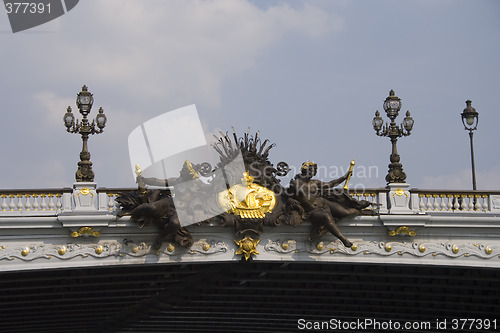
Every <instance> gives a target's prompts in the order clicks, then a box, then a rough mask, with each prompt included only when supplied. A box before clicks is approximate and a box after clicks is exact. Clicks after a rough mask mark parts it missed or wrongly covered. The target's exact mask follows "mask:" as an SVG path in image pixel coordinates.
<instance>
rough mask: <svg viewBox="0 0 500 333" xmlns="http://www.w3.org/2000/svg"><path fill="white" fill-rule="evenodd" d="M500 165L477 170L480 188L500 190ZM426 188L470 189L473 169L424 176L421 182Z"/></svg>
mask: <svg viewBox="0 0 500 333" xmlns="http://www.w3.org/2000/svg"><path fill="white" fill-rule="evenodd" d="M498 170H500V167H498V166H497V167H496V168H492V169H489V170H485V171H480V172H477V171H476V183H477V189H478V190H498V189H499V188H500V175H499V172H498ZM421 184H422V185H421V188H424V189H450V190H469V189H472V170H471V169H465V170H460V171H458V172H455V173H452V174H447V175H438V176H424V177H423V180H422V182H421Z"/></svg>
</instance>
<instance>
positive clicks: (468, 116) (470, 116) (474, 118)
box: [462, 100, 479, 190]
mask: <svg viewBox="0 0 500 333" xmlns="http://www.w3.org/2000/svg"><path fill="white" fill-rule="evenodd" d="M465 104H466V105H467V106H466V108H465V109H464V111H463V112H462V124H464V128H465V130H468V131H469V137H470V157H471V163H472V189H473V190H476V189H477V188H476V169H475V165H474V144H473V142H472V136H473V135H474V134H473V131H475V130H476V129H477V123H478V122H479V113H478V112H477V111H476V109H474V108H473V107H472V101H471V100H466V101H465Z"/></svg>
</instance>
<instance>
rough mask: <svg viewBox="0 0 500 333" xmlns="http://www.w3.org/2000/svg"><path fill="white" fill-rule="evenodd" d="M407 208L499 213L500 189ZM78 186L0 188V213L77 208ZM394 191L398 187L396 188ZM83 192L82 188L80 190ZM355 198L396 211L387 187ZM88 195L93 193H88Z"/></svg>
mask: <svg viewBox="0 0 500 333" xmlns="http://www.w3.org/2000/svg"><path fill="white" fill-rule="evenodd" d="M134 190H135V189H133V188H95V190H94V191H95V194H96V200H95V201H93V202H92V204H91V207H88V208H90V209H91V210H97V211H101V212H107V213H108V214H114V213H116V211H117V210H118V208H119V207H118V206H117V204H116V202H115V198H116V197H117V195H118V193H120V192H129V191H134ZM408 191H409V193H410V200H408V204H407V209H408V211H409V212H410V213H414V214H434V213H438V212H439V213H451V214H456V213H473V214H484V213H499V212H500V191H452V190H423V189H410V190H408ZM80 192H81V190H76V189H75V188H69V187H68V188H62V189H41V190H34V189H25V190H22V189H16V190H0V216H30V215H39V216H46V215H48V216H50V215H58V214H60V213H63V212H65V213H69V212H72V211H74V210H78V207H77V204H76V201H78V200H79V199H80V196H79V194H80ZM396 192H397V191H396ZM81 193H83V195H86V194H85V192H81ZM348 193H349V195H350V196H352V197H353V198H355V199H357V200H367V201H370V202H372V203H375V204H378V205H379V208H378V211H379V213H381V214H397V213H395V212H393V211H391V200H390V198H389V194H390V193H389V189H388V188H375V189H363V190H349V192H348ZM90 195H91V196H93V195H94V193H90Z"/></svg>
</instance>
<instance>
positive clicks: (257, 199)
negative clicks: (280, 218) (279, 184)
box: [217, 172, 276, 219]
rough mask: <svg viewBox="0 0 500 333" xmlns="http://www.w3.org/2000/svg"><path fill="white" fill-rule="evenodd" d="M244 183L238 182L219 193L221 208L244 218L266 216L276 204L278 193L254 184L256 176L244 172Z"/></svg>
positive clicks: (218, 198)
mask: <svg viewBox="0 0 500 333" xmlns="http://www.w3.org/2000/svg"><path fill="white" fill-rule="evenodd" d="M241 180H242V184H236V185H233V186H231V188H229V189H227V190H225V191H222V192H220V193H219V194H218V196H217V200H218V203H219V205H220V207H221V208H223V209H224V210H226V211H227V212H228V213H233V214H236V215H239V216H241V217H242V218H260V219H261V218H264V217H265V214H266V213H271V212H272V211H273V209H274V207H275V206H276V195H275V194H274V192H273V191H271V190H269V189H267V188H265V187H263V186H260V185H257V184H254V183H253V180H254V177H252V176H250V175H249V174H248V172H244V173H243V178H242V179H241Z"/></svg>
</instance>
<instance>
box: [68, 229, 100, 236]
mask: <svg viewBox="0 0 500 333" xmlns="http://www.w3.org/2000/svg"><path fill="white" fill-rule="evenodd" d="M70 236H71V237H73V238H75V237H80V236H85V237H88V236H93V237H99V236H101V232H99V231H94V229H92V227H81V228H80V229H78V231H73V232H72V233H71V234H70Z"/></svg>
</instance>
